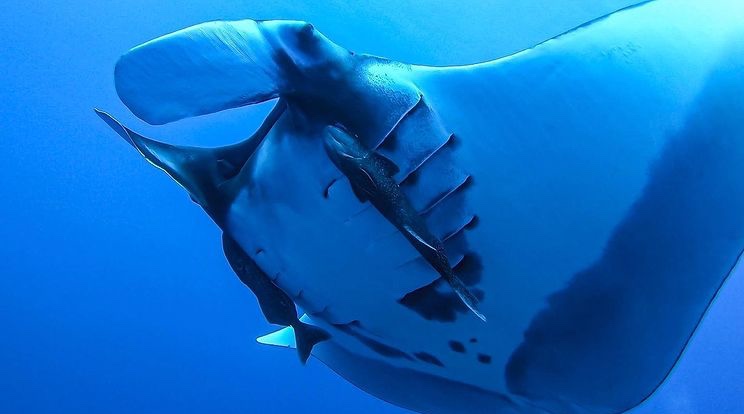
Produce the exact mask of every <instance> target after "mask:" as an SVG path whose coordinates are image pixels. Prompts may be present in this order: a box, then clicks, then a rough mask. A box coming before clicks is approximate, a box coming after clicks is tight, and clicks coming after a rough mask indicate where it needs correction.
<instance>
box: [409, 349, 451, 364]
mask: <svg viewBox="0 0 744 414" xmlns="http://www.w3.org/2000/svg"><path fill="white" fill-rule="evenodd" d="M413 355H414V356H415V357H416V358H418V359H419V360H420V361H423V362H426V363H427V364H432V365H436V366H438V367H443V366H444V364H443V363H442V361H440V360H439V358H437V357H435V356H434V355H432V354H429V353H426V352H416V353H414V354H413Z"/></svg>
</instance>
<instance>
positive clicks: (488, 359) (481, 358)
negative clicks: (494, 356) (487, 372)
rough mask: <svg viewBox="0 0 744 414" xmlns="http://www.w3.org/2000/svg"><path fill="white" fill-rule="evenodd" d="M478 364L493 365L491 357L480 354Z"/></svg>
mask: <svg viewBox="0 0 744 414" xmlns="http://www.w3.org/2000/svg"><path fill="white" fill-rule="evenodd" d="M478 362H480V363H481V364H490V363H491V355H486V354H478Z"/></svg>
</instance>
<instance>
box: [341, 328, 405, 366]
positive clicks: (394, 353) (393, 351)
mask: <svg viewBox="0 0 744 414" xmlns="http://www.w3.org/2000/svg"><path fill="white" fill-rule="evenodd" d="M333 326H334V327H335V328H336V329H338V330H340V331H341V332H343V333H345V334H347V335H351V336H353V337H354V338H356V339H357V340H358V341H359V342H361V343H362V344H363V345H364V346H366V347H367V348H369V349H370V350H371V351H372V352H374V353H376V354H378V355H382V356H384V357H387V358H398V359H407V360H409V361H413V358H412V357H411V356H410V355H408V354H407V353H406V352H403V351H401V350H400V349H398V348H395V347H392V346H390V345H387V344H384V343H382V342H380V341H377V340H375V339H372V338H370V337H368V336H366V335H364V334H363V333H361V332H359V331H360V330H361V329H362V324H361V322H359V321H357V320H354V321H351V322H349V323H344V324H333Z"/></svg>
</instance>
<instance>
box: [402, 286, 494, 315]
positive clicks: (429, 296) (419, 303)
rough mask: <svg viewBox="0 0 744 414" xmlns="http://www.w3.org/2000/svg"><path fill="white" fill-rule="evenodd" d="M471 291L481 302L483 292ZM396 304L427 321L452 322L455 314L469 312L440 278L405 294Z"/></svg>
mask: <svg viewBox="0 0 744 414" xmlns="http://www.w3.org/2000/svg"><path fill="white" fill-rule="evenodd" d="M471 291H472V292H473V294H474V295H475V297H476V298H478V300H483V296H484V295H483V291H481V290H479V289H471ZM398 303H400V304H401V305H403V306H405V307H407V308H408V309H410V310H412V311H414V312H416V313H418V314H419V315H420V316H421V317H422V318H424V319H426V320H429V321H439V322H454V321H455V319H457V314H467V313H469V312H470V310H469V309H468V308H467V307H466V306H465V305H464V304H463V303H462V301H461V300H460V298H459V297H457V295H456V294H455V293H454V292H452V289H451V288H450V287H449V285H448V284H447V282H445V281H444V279H442V278H439V279H437V280H435V281H434V282H433V283H431V284H429V285H426V286H424V287H422V288H419V289H416V290H414V291H413V292H410V293H408V294H406V295H405V296H404V297H403V298H402V299H400V300H399V301H398Z"/></svg>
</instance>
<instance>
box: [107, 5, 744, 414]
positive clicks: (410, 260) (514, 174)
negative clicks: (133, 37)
mask: <svg viewBox="0 0 744 414" xmlns="http://www.w3.org/2000/svg"><path fill="white" fill-rule="evenodd" d="M742 21H744V6H742V4H741V2H740V1H738V0H728V1H727V0H720V1H715V2H701V1H693V0H656V1H649V2H644V3H642V4H640V5H637V6H633V7H629V8H626V9H622V10H619V11H616V12H614V13H612V14H610V15H608V16H605V17H603V18H600V19H597V20H595V21H592V22H589V23H587V24H584V25H582V26H580V27H577V28H575V29H573V30H571V31H568V32H566V33H564V34H562V35H559V36H557V37H555V38H552V39H550V40H547V41H545V42H543V43H541V44H539V45H536V46H534V47H531V48H529V49H526V50H523V51H521V52H518V53H515V54H513V55H509V56H505V57H501V58H498V59H495V60H492V61H488V62H483V63H479V64H471V65H463V66H448V67H430V66H421V65H411V64H405V63H401V62H396V61H392V60H388V59H385V58H381V57H375V56H370V55H365V54H358V53H354V52H351V51H349V50H347V49H345V48H343V47H341V46H339V45H337V44H335V43H333V42H332V41H331V40H329V39H328V38H326V37H325V36H324V35H322V34H321V33H320V32H319V31H318V30H317V29H316V28H315V27H314V26H312V25H311V24H309V23H305V22H299V21H255V20H240V21H217V22H209V23H203V24H199V25H196V26H193V27H190V28H186V29H183V30H180V31H177V32H175V33H172V34H168V35H165V36H163V37H160V38H157V39H155V40H152V41H149V42H147V43H144V44H142V45H140V46H137V47H135V48H133V49H132V50H130V51H129V52H127V53H126V54H124V55H123V56H122V57H121V59H120V60H119V61H118V63H117V64H116V68H115V85H116V90H117V92H118V95H119V97H120V98H121V100H122V101H123V102H124V104H125V105H126V106H127V107H128V108H129V109H130V110H131V111H132V112H133V113H134V114H135V115H136V116H137V117H139V118H141V119H142V120H144V121H145V122H147V123H150V124H155V125H160V124H166V123H169V122H174V121H178V120H180V119H183V118H188V117H194V116H199V115H206V114H210V113H214V112H217V111H222V110H226V109H230V108H237V107H242V106H247V105H252V104H256V103H259V102H264V101H269V100H274V101H275V107H274V109H273V110H272V112H271V113H270V114H269V115H268V116H267V117H266V119H265V121H264V123H263V124H262V125H261V126H260V127H259V128H258V130H257V131H256V132H255V133H254V134H253V135H252V136H251V137H250V138H248V139H247V140H245V141H242V142H239V143H236V144H233V145H229V146H225V147H219V148H195V147H182V146H175V145H170V144H166V143H163V142H159V141H155V140H152V139H149V138H146V137H143V136H141V135H139V134H137V133H135V132H134V131H132V130H131V129H128V128H126V127H124V126H123V125H121V124H120V123H118V122H117V121H116V120H115V119H114V118H112V117H111V116H110V115H108V114H107V113H105V112H103V111H99V115H100V116H101V117H102V118H104V120H105V121H106V122H107V123H108V124H109V125H110V126H111V127H112V128H114V129H115V130H116V132H118V133H119V134H120V135H121V136H122V137H124V138H125V139H126V141H127V142H128V143H129V144H131V145H132V146H133V147H134V148H135V149H136V150H137V151H138V152H139V153H140V154H141V155H142V156H144V158H145V159H146V160H147V161H149V162H150V163H152V164H153V165H155V166H156V167H158V168H160V169H162V170H163V171H165V172H166V173H167V174H168V175H170V176H171V177H172V178H173V179H174V180H175V181H176V182H177V183H178V184H179V185H181V186H182V187H183V188H184V189H185V190H186V191H187V192H188V194H189V195H190V197H191V198H192V199H193V200H194V201H195V202H196V203H198V204H199V205H200V206H201V207H202V208H203V209H204V211H205V212H206V213H207V214H208V215H209V216H210V217H211V218H212V220H213V221H214V222H215V224H216V225H218V226H219V228H220V229H221V230H222V231H223V233H224V236H223V240H224V249H225V252H226V256H227V258H228V260H230V263H231V265H232V267H233V269H235V270H236V272H237V273H238V276H240V277H241V280H243V281H244V282H245V283H246V285H248V286H249V287H251V288H252V289H253V290H254V293H256V295H257V296H258V297H259V302H260V304H261V306H262V309H263V311H264V313H265V314H266V315H267V319H268V320H269V321H270V322H273V323H276V324H279V325H280V326H282V328H281V329H280V330H278V331H276V332H273V333H270V334H268V335H266V336H263V337H260V338H258V341H259V342H260V343H263V344H269V345H276V346H284V347H298V348H302V352H301V353H302V354H305V356H304V357H303V358H306V357H307V355H309V354H310V353H312V355H313V356H314V357H315V358H317V359H319V360H320V361H322V362H323V363H325V364H326V365H327V366H328V367H330V368H331V369H332V370H334V371H335V372H337V373H338V374H339V375H341V376H342V377H343V378H345V379H347V380H348V381H350V382H351V383H353V384H355V385H356V386H357V387H359V388H360V389H362V390H364V391H366V392H368V393H370V394H372V395H374V396H377V397H379V398H381V399H384V400H386V401H389V402H391V403H393V404H396V405H398V406H401V407H405V408H408V409H411V410H414V411H417V412H421V413H453V412H465V413H536V414H549V413H551V414H558V413H576V414H605V413H606V414H612V413H620V412H623V411H626V410H629V409H631V408H633V407H635V406H636V405H638V404H639V403H641V402H642V401H644V400H645V399H646V398H648V397H649V396H650V395H651V394H652V393H653V392H654V391H655V390H656V389H657V387H658V386H659V385H660V384H661V383H662V382H663V381H664V379H665V378H666V377H667V376H668V374H669V372H670V370H671V369H672V368H673V367H674V366H675V364H676V363H677V361H678V359H679V358H680V356H681V354H682V352H683V351H684V349H685V346H686V344H687V343H688V341H689V339H690V337H691V335H692V334H693V333H694V332H695V329H696V327H697V326H698V324H699V323H700V321H701V318H702V317H703V316H704V314H705V312H706V310H707V309H708V307H709V306H710V304H711V301H712V300H713V299H714V297H715V295H716V293H717V292H718V290H719V289H720V288H721V286H722V284H723V283H724V281H725V280H726V278H727V277H728V275H729V274H730V273H731V272H732V269H733V268H734V266H735V265H736V263H737V260H738V259H739V256H740V255H741V253H742V249H743V248H744V100H742V98H741V97H742V96H744V75H743V74H744V25H742V24H741V22H742ZM329 137H330V138H329ZM334 137H335V138H334ZM329 139H332V140H331V141H329ZM334 142H335V144H334ZM334 145H335V147H334ZM351 149H356V150H354V151H352V150H351ZM333 151H335V152H333ZM334 154H335V155H334ZM396 200H397V201H396ZM396 203H397V204H396ZM386 206H387V207H386ZM391 206H392V207H391ZM396 206H397V207H396ZM406 233H408V234H406ZM422 243H423V244H426V245H428V246H430V247H432V248H434V250H432V251H431V252H432V253H431V254H427V253H426V252H427V250H426V246H423V245H422ZM437 246H439V247H437ZM435 251H436V252H439V253H441V254H443V255H445V256H446V257H438V256H437V254H439V253H436V254H435ZM448 274H451V275H452V278H455V277H456V279H457V280H458V281H459V282H461V283H462V285H463V286H464V287H465V289H466V291H467V292H468V293H470V294H472V298H474V299H475V300H476V301H477V307H478V311H479V312H482V314H483V315H484V316H486V317H487V322H484V321H483V320H481V319H480V318H478V317H477V315H476V314H474V311H472V310H471V309H469V308H468V306H466V304H465V303H464V302H463V300H461V299H462V296H458V294H457V292H456V290H455V288H454V287H455V286H456V285H457V283H454V284H452V283H448V280H447V275H448ZM452 280H455V279H452ZM463 292H464V291H463ZM473 304H476V302H475V301H474V302H473ZM296 307H299V309H301V312H302V313H300V314H296V312H297V311H296Z"/></svg>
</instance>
